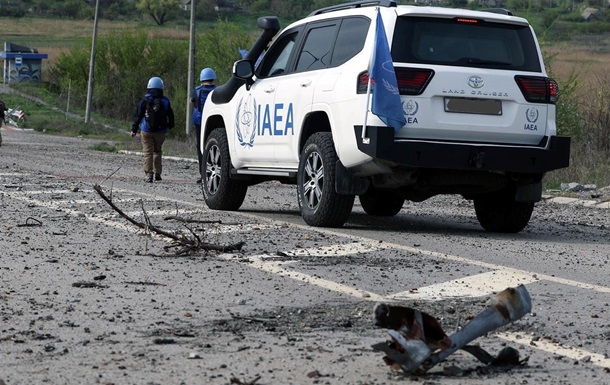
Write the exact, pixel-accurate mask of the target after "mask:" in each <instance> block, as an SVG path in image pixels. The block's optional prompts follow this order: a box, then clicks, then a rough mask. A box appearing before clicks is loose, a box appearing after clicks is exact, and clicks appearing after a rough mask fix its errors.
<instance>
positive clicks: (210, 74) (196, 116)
mask: <svg viewBox="0 0 610 385" xmlns="http://www.w3.org/2000/svg"><path fill="white" fill-rule="evenodd" d="M215 80H216V73H215V72H214V70H213V69H211V68H204V69H202V70H201V73H200V74H199V81H200V82H201V84H200V85H198V86H197V87H196V88H195V90H194V91H193V93H192V94H191V106H192V107H193V125H194V126H195V136H196V137H197V161H198V163H199V179H197V183H201V180H202V178H203V172H202V170H201V168H202V165H203V164H204V163H203V154H202V153H201V111H203V105H204V104H205V101H206V99H207V97H208V94H209V93H210V92H211V91H212V90H213V89H214V88H216V85H215V84H214V81H215Z"/></svg>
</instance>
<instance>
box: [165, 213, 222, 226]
mask: <svg viewBox="0 0 610 385" xmlns="http://www.w3.org/2000/svg"><path fill="white" fill-rule="evenodd" d="M163 220H165V221H170V220H174V221H178V222H184V223H206V224H208V223H222V221H220V220H214V221H211V220H205V221H203V220H199V219H190V218H181V217H179V216H176V215H168V216H167V217H164V218H163Z"/></svg>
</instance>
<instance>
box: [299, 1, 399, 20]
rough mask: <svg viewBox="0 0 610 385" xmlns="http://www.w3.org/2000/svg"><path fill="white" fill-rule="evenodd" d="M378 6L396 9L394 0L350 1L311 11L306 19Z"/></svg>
mask: <svg viewBox="0 0 610 385" xmlns="http://www.w3.org/2000/svg"><path fill="white" fill-rule="evenodd" d="M376 5H378V6H380V7H396V1H394V0H361V1H352V2H349V3H344V4H338V5H331V6H330V7H324V8H320V9H318V10H315V11H313V12H312V13H310V14H309V15H307V17H309V16H314V15H320V14H322V13H327V12H334V11H339V10H342V9H350V8H360V7H369V6H376Z"/></svg>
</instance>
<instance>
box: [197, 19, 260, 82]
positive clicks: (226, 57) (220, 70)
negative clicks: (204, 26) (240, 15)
mask: <svg viewBox="0 0 610 385" xmlns="http://www.w3.org/2000/svg"><path fill="white" fill-rule="evenodd" d="M252 44H253V38H252V37H251V35H250V34H249V33H248V32H247V31H245V30H244V29H242V28H240V27H239V26H237V25H236V24H233V23H230V22H228V21H226V20H221V19H219V20H217V21H216V23H215V24H214V26H213V27H212V28H211V29H209V30H206V31H204V32H201V34H199V35H198V36H197V43H196V47H195V69H196V71H195V72H196V73H195V75H197V76H196V78H197V79H198V75H199V71H200V70H201V69H202V68H204V67H211V68H214V71H215V72H216V76H217V77H218V82H217V83H219V84H220V83H222V82H224V81H227V80H228V79H229V77H230V76H231V71H232V69H233V63H235V61H236V60H238V59H240V58H241V56H240V55H239V48H242V49H250V47H251V46H252Z"/></svg>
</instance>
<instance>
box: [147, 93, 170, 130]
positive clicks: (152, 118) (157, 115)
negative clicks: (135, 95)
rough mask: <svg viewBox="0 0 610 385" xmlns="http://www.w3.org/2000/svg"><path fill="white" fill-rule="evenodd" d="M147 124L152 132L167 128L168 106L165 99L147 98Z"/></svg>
mask: <svg viewBox="0 0 610 385" xmlns="http://www.w3.org/2000/svg"><path fill="white" fill-rule="evenodd" d="M144 116H145V118H146V123H147V125H148V129H149V130H150V131H158V130H160V129H163V128H167V106H166V105H165V103H163V98H160V97H158V98H153V97H150V96H149V97H147V98H146V114H145V115H144Z"/></svg>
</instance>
